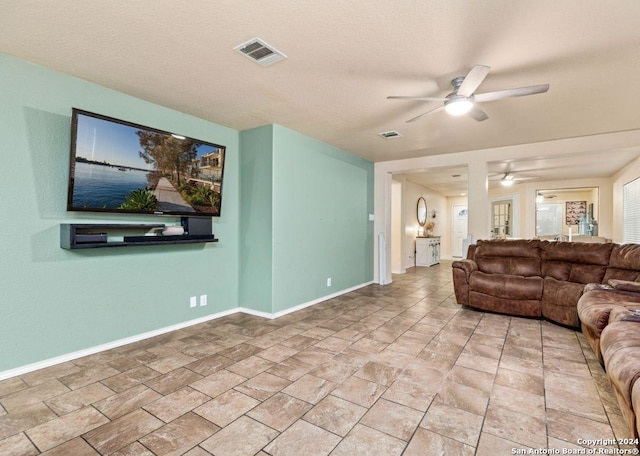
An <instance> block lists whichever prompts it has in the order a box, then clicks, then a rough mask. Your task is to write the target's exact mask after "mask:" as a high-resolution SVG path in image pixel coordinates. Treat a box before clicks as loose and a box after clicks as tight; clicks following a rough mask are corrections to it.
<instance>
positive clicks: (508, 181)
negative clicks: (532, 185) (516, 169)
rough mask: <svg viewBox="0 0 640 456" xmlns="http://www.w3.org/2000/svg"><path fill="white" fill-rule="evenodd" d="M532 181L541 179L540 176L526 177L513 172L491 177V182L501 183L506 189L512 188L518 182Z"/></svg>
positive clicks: (496, 174)
mask: <svg viewBox="0 0 640 456" xmlns="http://www.w3.org/2000/svg"><path fill="white" fill-rule="evenodd" d="M532 179H540V177H538V176H524V175H520V174H518V175H515V174H514V173H512V172H506V173H495V174H490V175H489V180H490V181H494V182H495V181H499V182H500V184H501V185H503V186H505V187H510V186H511V185H513V184H515V183H516V182H517V181H525V180H532Z"/></svg>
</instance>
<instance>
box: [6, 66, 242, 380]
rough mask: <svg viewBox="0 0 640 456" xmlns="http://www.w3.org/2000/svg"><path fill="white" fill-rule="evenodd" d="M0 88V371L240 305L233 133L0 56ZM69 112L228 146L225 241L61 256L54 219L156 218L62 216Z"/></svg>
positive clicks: (219, 224) (221, 231)
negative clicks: (199, 299)
mask: <svg viewBox="0 0 640 456" xmlns="http://www.w3.org/2000/svg"><path fill="white" fill-rule="evenodd" d="M0 81H1V83H0V100H1V102H0V137H1V138H2V141H0V148H1V149H2V153H1V157H2V163H3V166H2V178H1V179H0V188H1V189H2V193H1V197H0V205H1V210H0V214H1V216H2V224H1V225H0V226H2V235H1V238H0V239H1V240H0V290H1V291H0V321H1V322H2V330H0V372H1V371H4V370H8V369H12V368H15V367H19V366H23V365H27V364H30V363H33V362H36V361H41V360H44V359H48V358H52V357H55V356H58V355H63V354H67V353H70V352H74V351H77V350H81V349H84V348H88V347H93V346H96V345H99V344H103V343H107V342H110V341H114V340H118V339H121V338H125V337H128V336H133V335H136V334H140V333H143V332H146V331H150V330H154V329H158V328H163V327H166V326H170V325H173V324H177V323H180V322H185V321H188V320H192V319H196V318H199V317H203V316H206V315H208V314H212V313H216V312H219V311H222V310H226V309H230V308H235V307H237V305H238V301H239V298H238V290H239V288H240V287H239V252H238V246H239V228H240V227H239V218H240V214H239V207H240V202H239V193H240V182H239V133H238V132H237V131H235V130H232V129H229V128H225V127H222V126H219V125H216V124H213V123H211V122H207V121H204V120H202V119H198V118H195V117H192V116H188V115H185V114H182V113H179V112H176V111H172V110H170V109H167V108H163V107H161V106H158V105H154V104H151V103H148V102H145V101H142V100H139V99H136V98H133V97H130V96H127V95H124V94H122V93H118V92H115V91H112V90H108V89H105V88H102V87H99V86H97V85H94V84H91V83H88V82H85V81H82V80H79V79H76V78H73V77H70V76H67V75H63V74H61V73H57V72H55V71H52V70H48V69H45V68H42V67H39V66H36V65H31V64H29V63H26V62H23V61H20V60H16V59H14V58H11V57H8V56H4V55H1V54H0ZM72 107H78V108H82V109H86V110H88V111H93V112H97V113H101V114H105V115H108V116H112V117H116V118H119V119H125V120H129V121H132V122H136V123H140V124H143V125H149V126H153V127H156V128H159V129H164V130H169V131H175V132H177V133H182V134H185V135H187V136H192V137H195V138H199V139H202V140H206V141H212V142H215V143H218V144H223V145H226V146H227V161H226V165H225V182H224V191H223V201H222V213H223V214H222V217H220V218H219V219H214V233H215V234H216V235H217V236H218V237H219V238H220V242H219V243H217V244H198V245H186V246H167V247H151V246H149V247H132V248H114V249H95V250H91V251H67V250H63V249H61V248H60V240H59V224H60V223H68V222H93V221H112V222H148V223H155V222H157V221H158V220H159V218H157V217H137V218H134V217H118V216H114V215H100V214H83V213H70V212H66V193H67V177H68V171H67V166H68V157H69V120H70V115H71V108H72ZM160 220H161V221H162V222H170V223H174V222H178V219H177V218H173V217H168V218H160ZM201 294H207V295H208V305H207V306H206V307H197V308H194V309H191V308H189V297H190V296H195V295H198V296H199V295H201Z"/></svg>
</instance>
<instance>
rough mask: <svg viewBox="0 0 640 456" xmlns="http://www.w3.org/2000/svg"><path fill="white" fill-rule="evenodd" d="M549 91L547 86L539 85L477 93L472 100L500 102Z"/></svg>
mask: <svg viewBox="0 0 640 456" xmlns="http://www.w3.org/2000/svg"><path fill="white" fill-rule="evenodd" d="M547 90H549V84H540V85H535V86H529V87H518V88H517V89H507V90H498V91H497V92H487V93H479V94H477V95H474V96H473V100H474V101H476V102H478V103H483V102H485V101H494V100H502V99H503V98H511V97H523V96H525V95H535V94H536V93H544V92H546V91H547Z"/></svg>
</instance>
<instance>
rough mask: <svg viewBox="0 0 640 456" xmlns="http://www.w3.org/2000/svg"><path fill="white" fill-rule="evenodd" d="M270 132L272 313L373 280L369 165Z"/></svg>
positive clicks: (295, 136) (283, 132)
mask: <svg viewBox="0 0 640 456" xmlns="http://www.w3.org/2000/svg"><path fill="white" fill-rule="evenodd" d="M273 128H274V133H273V144H274V145H273V151H274V152H273V157H274V162H273V311H274V312H278V311H281V310H284V309H287V308H290V307H293V306H296V305H299V304H302V303H306V302H309V301H312V300H314V299H317V298H320V297H323V296H327V295H329V294H333V293H335V292H337V291H340V290H344V289H347V288H350V287H353V286H357V285H360V284H363V283H366V282H369V281H371V280H373V222H369V221H368V214H372V213H373V163H371V162H369V161H367V160H364V159H361V158H358V157H355V156H354V155H351V154H348V153H346V152H344V151H342V150H340V149H336V148H335V147H332V146H329V145H327V144H325V143H323V142H321V141H318V140H315V139H312V138H309V137H306V136H304V135H301V134H299V133H297V132H295V131H292V130H289V129H287V128H284V127H281V126H278V125H274V127H273ZM329 277H331V279H332V286H331V287H327V278H329Z"/></svg>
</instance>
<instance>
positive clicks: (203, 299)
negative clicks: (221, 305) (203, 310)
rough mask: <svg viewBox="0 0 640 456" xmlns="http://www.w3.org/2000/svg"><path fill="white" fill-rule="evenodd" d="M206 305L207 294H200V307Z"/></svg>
mask: <svg viewBox="0 0 640 456" xmlns="http://www.w3.org/2000/svg"><path fill="white" fill-rule="evenodd" d="M206 305H207V295H200V307H203V306H206Z"/></svg>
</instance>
